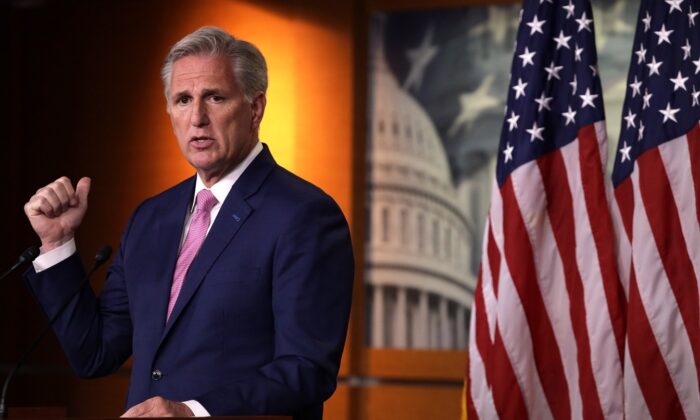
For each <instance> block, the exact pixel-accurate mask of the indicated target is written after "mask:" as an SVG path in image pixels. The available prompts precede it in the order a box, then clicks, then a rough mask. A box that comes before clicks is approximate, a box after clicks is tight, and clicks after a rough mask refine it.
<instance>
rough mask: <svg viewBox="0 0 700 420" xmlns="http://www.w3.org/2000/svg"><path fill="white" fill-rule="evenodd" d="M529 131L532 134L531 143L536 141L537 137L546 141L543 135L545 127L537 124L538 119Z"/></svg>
mask: <svg viewBox="0 0 700 420" xmlns="http://www.w3.org/2000/svg"><path fill="white" fill-rule="evenodd" d="M525 131H527V133H528V134H529V135H530V143H532V142H533V141H535V139H537V140H539V141H544V136H542V132H543V131H544V127H538V126H537V121H535V122H534V123H532V128H528V129H527V130H525Z"/></svg>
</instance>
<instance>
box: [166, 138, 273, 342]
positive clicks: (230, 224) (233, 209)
mask: <svg viewBox="0 0 700 420" xmlns="http://www.w3.org/2000/svg"><path fill="white" fill-rule="evenodd" d="M275 165H276V163H275V161H274V159H273V158H272V155H271V154H270V151H269V149H268V148H267V145H264V148H263V150H262V151H261V152H260V154H259V155H258V156H257V157H256V158H255V159H254V160H253V162H252V163H251V164H250V166H249V167H248V168H247V169H246V170H245V171H244V172H243V174H242V175H241V177H240V178H239V179H238V181H237V182H236V183H235V184H234V185H233V187H232V188H231V191H230V192H229V194H228V196H227V197H226V199H225V200H224V203H223V204H222V206H221V210H220V211H219V214H218V215H217V217H216V220H215V221H214V224H213V225H212V227H211V229H210V230H209V234H207V237H206V239H205V240H204V243H203V244H202V247H201V248H200V249H199V251H198V252H197V255H196V256H195V258H194V260H193V261H192V264H191V265H190V268H189V269H188V271H187V275H186V276H185V280H184V282H183V285H182V290H181V291H180V295H179V296H178V299H177V302H176V303H175V307H174V308H173V312H172V313H171V314H170V318H169V319H168V322H167V324H166V325H165V330H164V331H163V334H162V336H161V344H162V343H163V340H164V339H165V338H166V337H167V335H168V333H169V332H170V331H171V330H172V328H173V326H174V325H175V324H177V320H178V318H179V317H180V315H181V314H182V313H183V311H184V310H185V309H186V307H187V305H188V303H189V302H190V300H191V299H192V297H193V296H194V294H195V293H196V291H197V289H198V288H199V286H200V285H201V283H202V281H203V280H204V278H205V277H206V274H207V272H208V271H209V269H210V268H211V266H212V265H213V264H214V263H215V262H216V260H217V259H218V258H219V255H221V253H222V252H223V251H224V249H225V248H226V246H227V245H228V244H229V242H231V240H233V238H234V236H235V235H236V233H237V232H238V231H239V229H240V228H241V226H243V224H244V223H245V222H246V220H248V218H249V217H250V215H251V214H252V213H253V211H254V209H253V207H251V206H250V205H249V203H248V201H247V199H248V198H249V197H250V196H252V195H253V194H255V193H256V192H257V191H258V190H259V189H260V186H261V185H262V183H263V182H264V181H265V179H266V178H267V176H268V175H269V174H270V172H271V171H272V169H273V167H274V166H275ZM180 224H181V225H182V221H181V222H180ZM181 230H182V226H180V231H181ZM178 244H179V237H178ZM177 253H178V250H177V249H176V250H175V252H174V254H175V255H177ZM169 264H170V267H171V268H170V277H169V279H170V281H172V274H173V271H174V267H175V259H172V261H171V262H169ZM170 284H171V282H169V283H168V291H167V296H169V295H170ZM165 302H166V303H165V305H166V308H167V298H166V300H165ZM164 313H165V312H164ZM163 319H165V317H163Z"/></svg>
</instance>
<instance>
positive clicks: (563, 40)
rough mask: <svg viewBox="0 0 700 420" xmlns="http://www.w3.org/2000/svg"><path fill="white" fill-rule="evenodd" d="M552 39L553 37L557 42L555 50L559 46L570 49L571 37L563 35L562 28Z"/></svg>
mask: <svg viewBox="0 0 700 420" xmlns="http://www.w3.org/2000/svg"><path fill="white" fill-rule="evenodd" d="M553 39H554V42H556V43H557V50H558V49H559V48H561V47H564V48H566V49H568V50H570V49H571V47H569V40H570V39H571V36H565V35H564V30H560V31H559V35H558V36H556V37H554V38H553Z"/></svg>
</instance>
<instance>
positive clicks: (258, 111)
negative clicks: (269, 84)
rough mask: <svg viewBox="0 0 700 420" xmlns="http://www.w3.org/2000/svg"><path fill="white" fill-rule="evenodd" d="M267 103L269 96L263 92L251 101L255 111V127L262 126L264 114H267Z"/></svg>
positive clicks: (253, 119)
mask: <svg viewBox="0 0 700 420" xmlns="http://www.w3.org/2000/svg"><path fill="white" fill-rule="evenodd" d="M266 105H267V97H266V96H265V94H264V93H263V92H258V93H257V94H256V95H255V97H254V98H253V101H252V102H251V104H250V106H251V108H252V111H253V118H252V121H253V128H254V129H256V130H257V129H258V128H260V122H261V121H262V119H263V115H264V114H265V106H266Z"/></svg>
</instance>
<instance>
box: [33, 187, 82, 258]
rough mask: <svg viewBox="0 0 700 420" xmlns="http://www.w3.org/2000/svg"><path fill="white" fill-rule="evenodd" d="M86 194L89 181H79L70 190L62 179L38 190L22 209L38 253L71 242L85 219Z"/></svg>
mask: <svg viewBox="0 0 700 420" xmlns="http://www.w3.org/2000/svg"><path fill="white" fill-rule="evenodd" d="M89 192H90V178H82V179H80V181H78V184H77V185H76V186H75V189H74V188H73V185H72V184H71V181H70V179H68V178H67V177H65V176H64V177H61V178H59V179H57V180H56V181H54V182H52V183H50V184H49V185H47V186H45V187H43V188H40V189H38V190H37V192H36V194H34V195H33V196H32V197H31V198H30V199H29V201H28V202H27V204H25V205H24V213H25V214H26V215H27V218H28V219H29V222H30V223H31V225H32V228H33V229H34V232H36V234H37V235H39V239H41V250H42V252H47V251H50V250H52V249H54V248H56V247H59V246H61V245H63V244H64V243H66V242H68V241H69V240H71V239H73V237H74V236H75V231H76V230H77V229H78V227H79V226H80V223H82V221H83V217H85V211H86V210H87V202H88V193H89Z"/></svg>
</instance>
